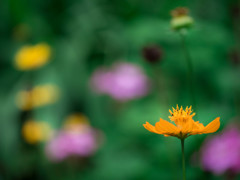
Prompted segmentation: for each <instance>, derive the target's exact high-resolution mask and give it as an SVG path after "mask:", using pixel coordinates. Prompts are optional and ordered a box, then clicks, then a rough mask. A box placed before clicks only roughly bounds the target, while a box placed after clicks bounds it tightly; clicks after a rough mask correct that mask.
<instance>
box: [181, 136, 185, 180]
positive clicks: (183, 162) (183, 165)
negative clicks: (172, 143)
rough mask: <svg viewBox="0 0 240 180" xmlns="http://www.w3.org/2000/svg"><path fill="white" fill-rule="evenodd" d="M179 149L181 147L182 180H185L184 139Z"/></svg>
mask: <svg viewBox="0 0 240 180" xmlns="http://www.w3.org/2000/svg"><path fill="white" fill-rule="evenodd" d="M181 147H182V173H183V180H186V167H185V155H184V139H181Z"/></svg>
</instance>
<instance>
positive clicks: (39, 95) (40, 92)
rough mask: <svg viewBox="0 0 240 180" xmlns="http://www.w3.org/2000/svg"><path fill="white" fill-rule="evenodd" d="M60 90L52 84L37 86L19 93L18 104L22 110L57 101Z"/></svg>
mask: <svg viewBox="0 0 240 180" xmlns="http://www.w3.org/2000/svg"><path fill="white" fill-rule="evenodd" d="M58 97H59V90H58V88H57V87H56V86H53V85H51V84H47V85H41V86H36V87H34V88H33V89H32V90H29V91H21V92H19V93H18V95H17V105H18V107H19V108H20V109H22V110H30V109H32V108H36V107H40V106H44V105H47V104H52V103H54V102H56V101H57V99H58Z"/></svg>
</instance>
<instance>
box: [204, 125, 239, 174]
mask: <svg viewBox="0 0 240 180" xmlns="http://www.w3.org/2000/svg"><path fill="white" fill-rule="evenodd" d="M201 161H202V165H203V168H204V169H205V170H207V171H211V172H213V173H214V174H216V175H220V174H223V173H225V172H227V171H230V172H233V173H238V172H240V132H239V130H238V129H237V128H235V127H229V128H227V129H226V130H225V131H224V132H223V133H222V134H221V135H216V136H214V137H212V138H211V139H208V140H207V141H206V142H205V144H204V146H203V148H202V158H201Z"/></svg>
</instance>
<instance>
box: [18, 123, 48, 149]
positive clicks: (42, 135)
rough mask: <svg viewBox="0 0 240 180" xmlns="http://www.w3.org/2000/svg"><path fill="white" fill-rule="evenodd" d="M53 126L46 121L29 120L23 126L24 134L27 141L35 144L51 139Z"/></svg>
mask: <svg viewBox="0 0 240 180" xmlns="http://www.w3.org/2000/svg"><path fill="white" fill-rule="evenodd" d="M50 132H51V128H50V126H49V124H47V123H45V122H38V121H34V120H28V121H26V122H25V123H24V125H23V127H22V135H23V138H24V139H25V141H26V142H28V143H29V144H35V143H38V142H41V141H45V140H47V139H49V137H50V134H51V133H50Z"/></svg>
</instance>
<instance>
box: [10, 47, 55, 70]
mask: <svg viewBox="0 0 240 180" xmlns="http://www.w3.org/2000/svg"><path fill="white" fill-rule="evenodd" d="M50 54H51V49H50V46H49V45H47V44H44V43H41V44H37V45H35V46H24V47H22V48H21V49H20V50H19V51H18V52H17V54H16V56H15V65H16V68H17V69H19V70H23V71H26V70H32V69H37V68H39V67H41V66H43V65H45V64H46V63H47V62H48V61H49V58H50Z"/></svg>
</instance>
